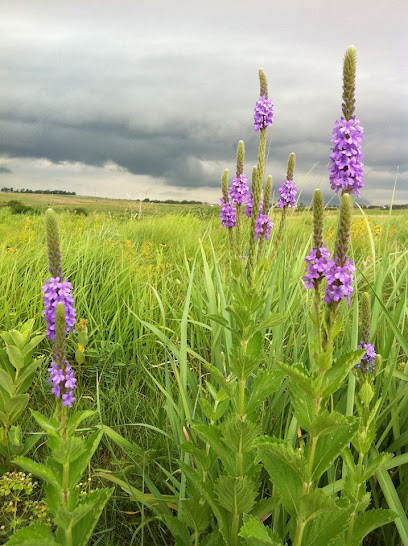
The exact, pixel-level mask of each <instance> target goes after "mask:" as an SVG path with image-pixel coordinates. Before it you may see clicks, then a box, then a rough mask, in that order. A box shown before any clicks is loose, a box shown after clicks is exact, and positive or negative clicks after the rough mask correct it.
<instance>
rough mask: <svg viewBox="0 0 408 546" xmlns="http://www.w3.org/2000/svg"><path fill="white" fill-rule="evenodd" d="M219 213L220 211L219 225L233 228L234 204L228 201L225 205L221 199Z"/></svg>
mask: <svg viewBox="0 0 408 546" xmlns="http://www.w3.org/2000/svg"><path fill="white" fill-rule="evenodd" d="M220 205H221V211H220V220H221V225H222V226H224V227H226V228H232V227H235V224H236V221H237V215H236V210H235V206H234V203H232V202H231V201H228V202H227V203H226V202H225V201H224V199H223V198H221V200H220Z"/></svg>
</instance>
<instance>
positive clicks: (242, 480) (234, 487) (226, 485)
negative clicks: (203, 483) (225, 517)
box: [214, 476, 257, 514]
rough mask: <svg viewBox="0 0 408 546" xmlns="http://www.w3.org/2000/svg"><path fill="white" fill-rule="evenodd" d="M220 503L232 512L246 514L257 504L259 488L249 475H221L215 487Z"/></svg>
mask: <svg viewBox="0 0 408 546" xmlns="http://www.w3.org/2000/svg"><path fill="white" fill-rule="evenodd" d="M214 490H215V493H216V495H217V499H218V502H219V503H220V505H221V506H222V507H223V508H224V509H225V510H227V511H228V512H231V513H232V514H235V513H238V514H246V513H248V512H250V511H251V509H252V508H253V506H254V504H255V498H256V496H257V489H256V486H255V484H254V482H253V481H252V480H251V479H250V478H248V476H237V477H234V476H220V477H219V478H218V480H217V481H216V482H215V487H214Z"/></svg>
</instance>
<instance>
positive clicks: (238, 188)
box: [230, 173, 250, 205]
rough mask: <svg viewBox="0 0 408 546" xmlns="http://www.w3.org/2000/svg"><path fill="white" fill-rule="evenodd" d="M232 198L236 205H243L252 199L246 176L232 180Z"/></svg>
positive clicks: (242, 175) (241, 175)
mask: <svg viewBox="0 0 408 546" xmlns="http://www.w3.org/2000/svg"><path fill="white" fill-rule="evenodd" d="M230 197H231V199H232V200H233V202H234V203H235V205H242V204H244V203H245V204H246V203H247V202H248V199H249V198H250V193H249V187H248V178H247V177H246V176H245V174H243V173H242V174H240V175H239V176H235V177H234V178H233V179H232V185H231V188H230Z"/></svg>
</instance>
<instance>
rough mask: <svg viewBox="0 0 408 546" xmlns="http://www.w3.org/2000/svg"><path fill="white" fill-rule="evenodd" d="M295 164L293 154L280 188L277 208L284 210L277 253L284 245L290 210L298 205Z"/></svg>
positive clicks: (276, 248) (278, 236)
mask: <svg viewBox="0 0 408 546" xmlns="http://www.w3.org/2000/svg"><path fill="white" fill-rule="evenodd" d="M295 164H296V155H295V154H294V153H293V152H292V153H291V154H290V155H289V159H288V168H287V172H286V180H285V181H284V182H283V183H282V184H281V186H280V188H279V194H280V198H279V201H278V202H277V204H276V206H277V207H278V208H279V209H281V210H282V215H281V218H280V222H279V229H278V235H277V236H276V242H275V252H277V250H278V248H279V247H280V245H281V243H282V238H283V231H284V228H285V223H286V217H287V213H288V209H290V208H293V207H294V206H295V205H296V196H297V193H298V189H297V187H296V184H295V183H294V182H293V176H294V172H295ZM275 252H274V253H273V255H274V254H275Z"/></svg>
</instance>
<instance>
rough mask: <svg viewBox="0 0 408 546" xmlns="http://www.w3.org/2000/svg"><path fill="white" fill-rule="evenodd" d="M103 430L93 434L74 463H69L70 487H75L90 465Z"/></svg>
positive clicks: (85, 442)
mask: <svg viewBox="0 0 408 546" xmlns="http://www.w3.org/2000/svg"><path fill="white" fill-rule="evenodd" d="M102 436H103V431H102V430H99V431H97V432H94V433H93V434H91V435H90V436H89V437H88V438H87V439H86V440H85V441H84V451H83V453H82V455H80V456H79V457H78V458H77V459H76V460H75V461H74V462H73V463H71V464H70V465H69V489H73V488H74V487H75V486H76V485H77V483H78V482H79V480H80V479H81V477H82V474H83V473H84V470H85V468H86V467H87V466H88V464H89V462H90V460H91V459H92V456H93V454H94V453H95V450H96V448H97V447H98V445H99V442H100V441H101V438H102Z"/></svg>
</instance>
